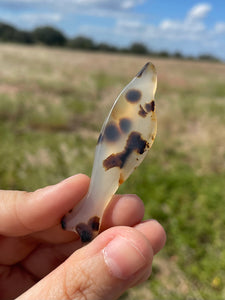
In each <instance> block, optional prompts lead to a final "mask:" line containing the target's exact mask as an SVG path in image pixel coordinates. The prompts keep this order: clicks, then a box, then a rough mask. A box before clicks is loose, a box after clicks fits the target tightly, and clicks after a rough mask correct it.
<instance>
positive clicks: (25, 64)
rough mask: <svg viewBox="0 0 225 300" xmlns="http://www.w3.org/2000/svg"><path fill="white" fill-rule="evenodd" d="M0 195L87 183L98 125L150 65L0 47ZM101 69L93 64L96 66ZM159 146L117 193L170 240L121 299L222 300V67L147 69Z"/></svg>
mask: <svg viewBox="0 0 225 300" xmlns="http://www.w3.org/2000/svg"><path fill="white" fill-rule="evenodd" d="M0 50H1V51H0V65H1V74H0V139H1V147H0V160H1V164H0V188H2V189H21V190H28V191H32V190H34V189H37V188H40V187H42V186H45V185H49V184H54V183H57V182H58V181H60V180H62V179H64V178H65V177H67V176H70V175H72V174H75V173H77V172H83V173H87V174H88V175H90V174H91V167H92V163H93V159H94V149H95V144H96V140H97V137H98V133H99V130H100V128H101V125H102V122H103V120H104V118H105V116H106V114H107V113H108V110H109V109H110V107H111V105H112V103H113V101H114V99H115V98H116V96H117V95H118V93H119V92H120V91H121V89H122V88H123V86H124V85H125V84H126V83H128V82H129V81H130V79H131V78H132V77H133V76H134V75H135V74H136V73H137V71H138V70H139V69H140V68H141V67H142V65H144V63H145V62H146V61H147V60H149V58H148V57H135V56H126V55H109V54H100V53H82V52H70V51H61V50H58V49H47V48H41V47H33V48H32V47H31V48H29V47H21V46H20V47H19V46H11V45H0ZM96 62H98V63H96ZM153 63H154V64H155V65H156V68H157V70H158V91H157V115H158V134H157V137H156V141H155V143H154V144H153V146H152V149H151V150H150V153H149V155H148V157H147V158H146V159H145V161H144V162H143V164H142V165H141V166H140V167H139V168H138V169H137V170H136V171H135V172H134V174H132V176H131V177H130V178H129V179H128V180H127V182H125V183H124V184H123V185H122V186H121V187H120V190H119V192H122V193H136V194H138V195H139V196H140V197H141V198H142V199H143V201H144V203H145V208H146V213H145V217H146V218H156V219H157V220H159V221H160V222H161V223H162V224H163V226H164V228H165V230H166V232H167V236H168V240H167V244H166V247H165V249H164V250H163V251H162V252H161V253H160V254H159V255H158V256H157V257H156V260H155V263H154V265H153V274H152V277H151V279H150V280H149V281H147V282H146V283H145V284H143V285H141V286H140V287H136V288H133V289H131V290H129V291H128V292H126V293H125V294H124V295H123V296H122V297H121V299H126V300H128V299H129V300H132V299H143V300H144V299H167V300H168V299H218V300H219V299H225V192H224V182H225V147H224V140H225V131H224V123H225V117H224V116H225V85H224V81H225V65H223V64H220V63H204V62H201V63H200V62H191V61H190V62H188V61H176V60H163V59H161V60H160V59H154V60H153Z"/></svg>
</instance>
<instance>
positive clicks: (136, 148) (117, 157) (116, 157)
mask: <svg viewBox="0 0 225 300" xmlns="http://www.w3.org/2000/svg"><path fill="white" fill-rule="evenodd" d="M148 147H149V144H148V142H147V141H146V140H144V139H143V138H142V137H141V134H140V133H139V132H136V131H133V132H131V133H130V135H129V137H128V139H127V143H126V146H125V148H124V150H123V151H122V152H119V153H117V154H114V153H113V154H111V155H110V156H108V157H107V158H106V159H105V160H104V161H103V167H104V168H105V170H106V171H107V170H109V169H111V168H114V167H119V168H120V169H122V168H123V166H124V164H125V163H126V161H127V159H128V158H129V156H130V155H131V153H132V152H137V153H138V154H143V153H144V152H145V150H146V148H148Z"/></svg>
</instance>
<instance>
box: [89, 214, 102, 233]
mask: <svg viewBox="0 0 225 300" xmlns="http://www.w3.org/2000/svg"><path fill="white" fill-rule="evenodd" d="M99 221H100V219H99V217H97V216H94V217H92V218H91V219H90V220H89V221H88V225H89V226H91V228H92V230H94V231H98V230H99V223H100V222H99Z"/></svg>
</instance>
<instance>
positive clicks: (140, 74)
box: [136, 62, 149, 78]
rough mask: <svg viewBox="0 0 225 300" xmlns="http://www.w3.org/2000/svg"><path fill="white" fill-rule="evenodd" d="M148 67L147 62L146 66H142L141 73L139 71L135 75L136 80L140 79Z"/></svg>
mask: <svg viewBox="0 0 225 300" xmlns="http://www.w3.org/2000/svg"><path fill="white" fill-rule="evenodd" d="M148 65H149V62H147V64H145V65H144V67H143V68H142V69H141V71H139V72H138V73H137V75H136V76H137V77H138V78H140V77H141V76H142V74H143V73H144V71H145V70H146V69H147V67H148Z"/></svg>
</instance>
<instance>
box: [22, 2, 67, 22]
mask: <svg viewBox="0 0 225 300" xmlns="http://www.w3.org/2000/svg"><path fill="white" fill-rule="evenodd" d="M26 1H28V0H26ZM19 20H21V21H22V22H28V23H29V24H30V26H37V25H43V24H51V23H58V22H59V21H61V20H62V15H60V14H58V13H39V14H34V13H27V14H21V15H19Z"/></svg>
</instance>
